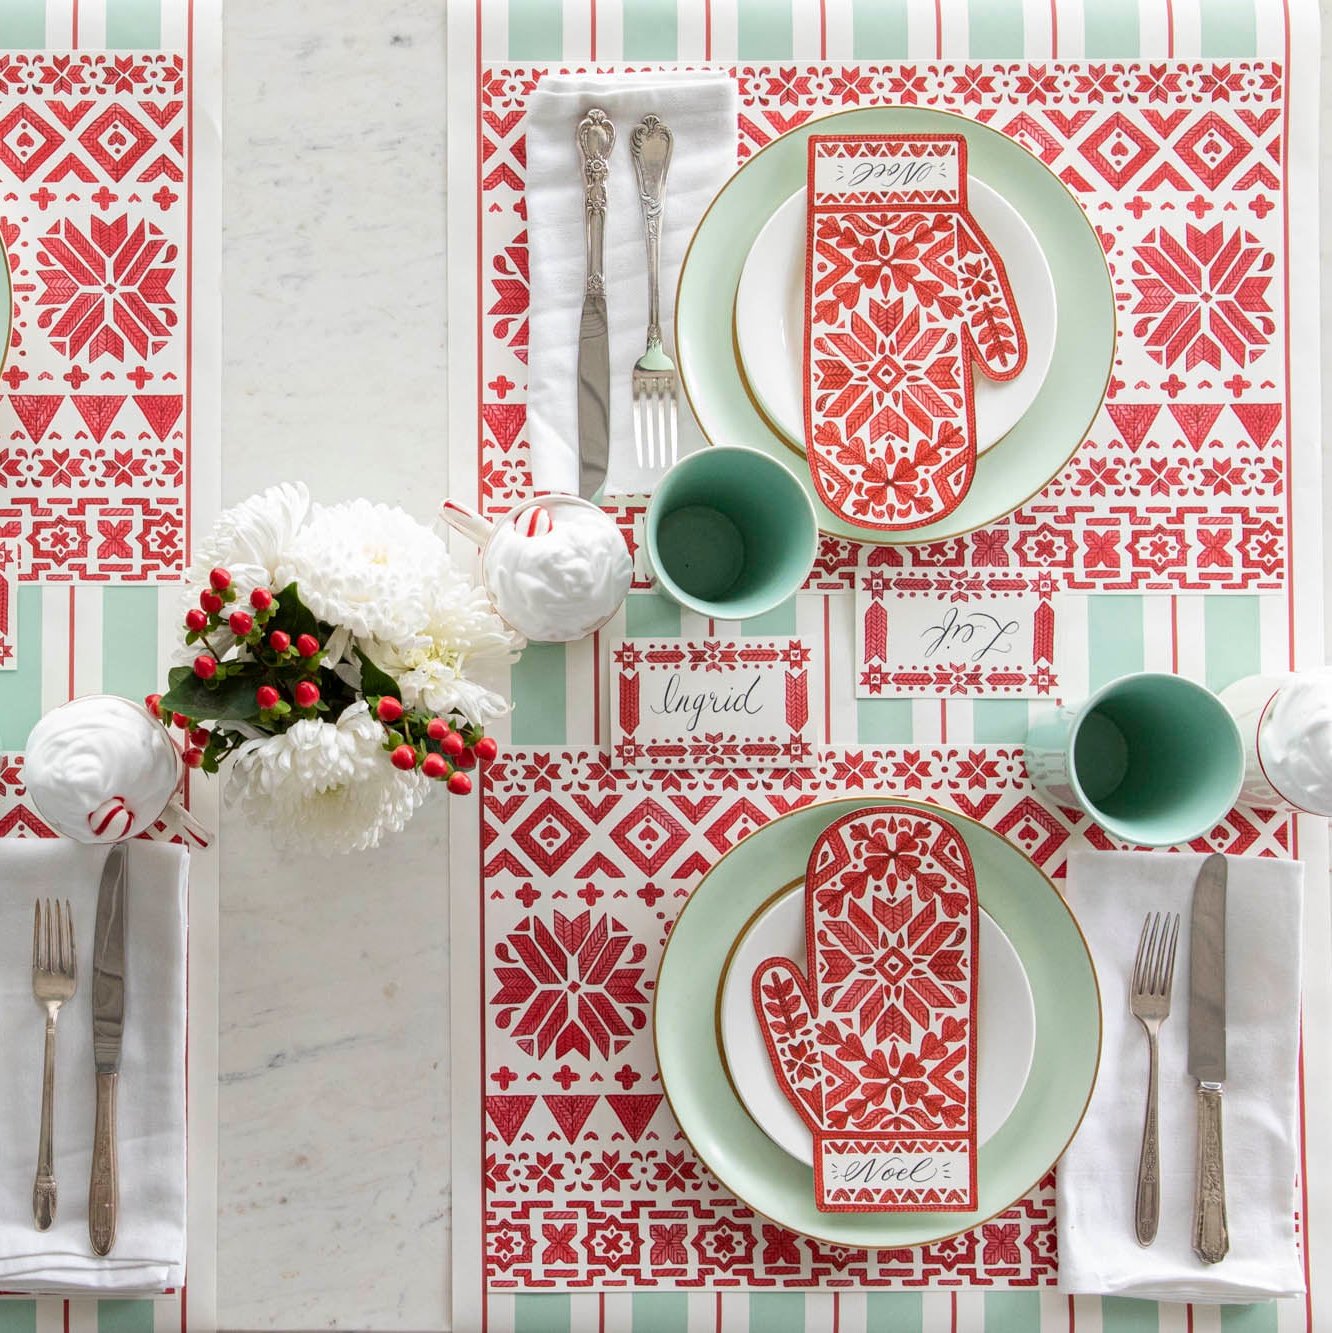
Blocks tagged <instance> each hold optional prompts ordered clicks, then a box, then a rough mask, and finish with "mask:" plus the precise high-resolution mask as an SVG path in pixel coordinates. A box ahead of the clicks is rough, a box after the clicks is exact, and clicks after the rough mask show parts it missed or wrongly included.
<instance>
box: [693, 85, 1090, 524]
mask: <svg viewBox="0 0 1332 1333" xmlns="http://www.w3.org/2000/svg"><path fill="white" fill-rule="evenodd" d="M814 133H819V134H910V133H922V134H924V133H934V134H938V133H945V134H963V135H965V136H966V140H967V171H968V174H970V175H972V176H975V177H976V178H977V179H978V180H982V181H984V182H985V183H986V184H987V185H989V186H991V187H992V188H993V189H994V190H996V191H997V192H998V193H999V194H1001V195H1002V196H1003V197H1004V198H1005V199H1007V200H1008V202H1009V203H1010V204H1011V205H1012V206H1013V207H1014V208H1015V209H1016V210H1017V211H1018V212H1019V213H1020V214H1021V215H1022V218H1023V220H1024V221H1025V222H1026V224H1027V225H1028V226H1029V227H1030V228H1031V230H1032V232H1033V233H1034V234H1035V236H1036V239H1037V241H1038V242H1039V243H1040V246H1041V249H1042V250H1043V251H1044V253H1045V259H1046V262H1047V263H1048V264H1049V266H1050V275H1051V277H1052V278H1053V279H1054V288H1055V306H1056V323H1057V328H1058V332H1057V335H1056V337H1055V346H1054V355H1053V358H1052V360H1051V362H1050V369H1049V371H1048V373H1047V374H1046V376H1045V381H1044V383H1043V384H1042V385H1041V388H1040V392H1039V393H1038V394H1037V395H1036V399H1035V401H1034V402H1033V403H1032V405H1031V406H1030V407H1029V408H1028V409H1027V411H1026V413H1025V414H1024V415H1023V417H1022V419H1021V420H1020V421H1019V422H1018V423H1017V425H1016V426H1014V427H1013V429H1012V430H1011V431H1009V432H1008V434H1007V435H1005V436H1004V438H1003V439H1002V440H1000V441H999V442H998V443H997V444H995V445H994V447H993V448H991V449H988V450H986V452H985V453H983V454H982V455H981V456H980V458H979V459H978V460H977V463H976V475H975V478H974V480H973V481H972V483H971V488H970V490H968V492H967V494H966V497H965V498H964V499H963V501H962V503H961V504H960V505H958V507H957V508H956V509H954V510H953V511H952V513H950V514H948V515H946V516H945V517H943V518H941V519H938V520H936V521H935V522H934V523H929V524H926V525H925V526H923V527H919V528H912V529H911V530H910V531H909V532H880V531H877V530H875V529H871V528H860V527H857V526H856V525H855V524H854V523H849V522H847V520H846V519H844V518H842V517H840V516H839V515H837V514H835V513H834V512H833V511H832V510H831V509H829V508H828V507H827V506H826V505H825V504H823V502H822V501H821V500H820V499H819V497H818V494H817V493H816V491H815V489H814V482H813V479H812V478H811V476H810V473H809V464H808V463H807V462H806V460H805V458H804V455H803V452H802V453H800V454H797V453H795V452H793V450H792V448H791V446H790V445H789V444H787V443H786V441H785V440H784V439H783V438H782V436H781V434H780V433H779V432H778V430H777V429H776V427H775V426H773V425H771V424H770V423H769V422H768V420H767V419H766V418H765V417H764V416H763V414H762V413H761V412H760V411H759V409H758V407H757V405H756V404H755V402H754V400H753V398H752V397H751V396H750V393H749V388H748V385H747V384H746V382H745V378H744V372H743V370H742V369H741V366H740V358H739V354H738V352H737V351H736V348H735V339H734V331H733V324H732V320H733V312H734V308H735V296H736V290H737V288H738V287H739V284H740V274H741V271H742V270H743V268H744V264H745V260H746V258H747V257H748V255H749V248H750V246H751V245H753V243H754V240H755V238H756V237H757V236H758V234H759V232H760V231H761V230H762V229H763V226H764V224H765V223H766V222H767V221H768V219H769V218H770V217H771V216H772V214H773V212H774V211H775V210H776V209H777V208H778V207H779V206H780V205H781V204H782V203H784V202H785V201H786V200H787V199H788V198H789V197H790V195H791V194H792V192H793V191H795V190H798V189H800V188H801V187H802V186H803V185H804V184H805V180H806V161H805V155H806V149H805V141H806V140H807V139H808V138H809V136H810V135H811V134H814ZM675 340H676V351H677V360H678V363H679V369H680V379H681V382H682V383H683V385H684V390H685V394H686V396H687V397H688V399H689V404H690V406H691V407H692V408H693V412H694V416H695V418H696V419H697V420H698V423H699V426H700V427H701V428H702V430H703V433H704V435H705V436H706V437H707V438H708V440H709V441H710V442H711V443H712V444H747V445H750V446H752V447H753V448H755V449H762V450H763V451H764V452H765V453H770V454H772V455H773V457H774V458H780V459H781V460H782V461H783V462H785V463H786V464H787V465H788V466H789V467H791V468H792V470H793V471H796V472H797V473H798V474H799V475H800V477H801V479H802V480H803V482H804V484H805V487H806V489H807V490H808V491H809V494H810V496H811V497H812V498H813V500H814V504H815V508H816V510H817V512H818V517H819V527H820V529H821V530H822V531H824V532H827V533H832V534H833V535H835V536H838V537H848V538H851V539H853V540H856V541H862V542H869V543H872V544H875V545H903V544H912V545H914V544H916V543H921V542H932V541H941V540H943V539H944V538H947V537H955V536H957V535H958V534H959V533H963V532H970V531H971V530H972V529H973V528H979V527H983V526H984V525H985V524H986V523H993V522H994V521H995V520H996V519H999V518H1002V517H1003V516H1004V515H1005V514H1010V513H1012V512H1013V510H1014V509H1017V508H1018V507H1019V506H1020V505H1022V504H1025V503H1026V501H1028V500H1030V499H1031V498H1032V497H1033V496H1035V495H1036V494H1038V493H1039V492H1040V491H1042V490H1044V488H1045V487H1046V486H1047V485H1049V483H1050V482H1051V481H1052V480H1053V479H1054V477H1055V476H1056V475H1057V474H1058V473H1059V471H1060V470H1061V469H1062V468H1063V467H1064V465H1065V464H1066V463H1067V462H1068V461H1069V459H1070V458H1072V456H1073V454H1074V452H1075V451H1076V449H1077V447H1078V445H1079V444H1081V443H1082V441H1083V439H1084V437H1085V436H1086V434H1087V431H1088V430H1089V429H1090V427H1091V423H1092V420H1093V418H1094V417H1095V416H1096V413H1097V410H1098V409H1099V408H1100V405H1101V400H1102V399H1103V397H1104V396H1105V388H1106V384H1107V383H1108V381H1109V378H1110V371H1111V367H1112V364H1113V361H1114V354H1115V305H1114V293H1113V291H1112V289H1111V285H1110V272H1109V269H1108V268H1107V267H1106V262H1105V252H1104V251H1103V250H1102V248H1101V243H1100V241H1099V240H1098V239H1097V237H1096V233H1095V231H1094V230H1093V228H1092V225H1091V223H1090V222H1089V221H1088V219H1087V215H1086V214H1085V213H1084V212H1083V211H1082V208H1081V206H1080V205H1079V204H1078V202H1077V200H1075V199H1074V198H1073V196H1072V195H1071V194H1070V193H1069V191H1068V190H1067V188H1066V187H1065V186H1064V184H1063V182H1062V181H1060V180H1059V178H1058V177H1057V176H1055V175H1054V173H1053V172H1051V171H1050V170H1049V169H1048V168H1047V167H1046V166H1045V165H1044V163H1042V162H1041V161H1040V160H1039V159H1038V158H1036V157H1033V156H1032V155H1031V154H1030V153H1029V152H1027V150H1026V149H1025V148H1023V147H1022V146H1021V145H1020V144H1018V143H1017V142H1016V141H1015V140H1013V139H1010V138H1009V137H1008V136H1007V135H1005V134H1001V133H999V131H998V130H993V129H990V128H989V127H988V126H986V125H981V124H979V123H977V122H976V121H973V120H968V119H967V118H966V117H965V116H956V115H952V114H950V113H948V112H945V111H929V110H925V109H923V108H920V107H896V106H894V107H867V108H866V109H864V110H861V111H841V112H837V113H835V114H834V115H831V116H822V117H820V118H818V119H817V120H812V121H809V122H808V123H806V124H804V125H801V126H800V127H799V128H798V129H794V130H791V131H789V132H788V133H787V134H784V135H782V137H781V138H780V139H777V140H774V142H772V143H770V144H769V145H768V146H767V147H765V148H762V149H760V150H759V151H758V152H757V153H755V154H754V156H753V157H751V158H750V159H749V160H748V161H747V162H745V163H744V164H743V165H742V166H741V167H740V169H739V170H738V171H737V172H736V173H735V175H734V176H732V177H731V179H730V180H729V181H728V182H727V184H726V185H725V186H724V187H723V188H722V190H721V191H720V193H719V194H718V195H717V197H716V198H715V199H714V200H713V201H712V203H711V205H710V206H709V208H708V211H707V212H706V213H705V214H704V215H703V218H702V221H700V222H699V224H698V227H697V229H696V230H695V232H694V236H693V239H692V240H691V241H690V243H689V249H688V251H687V252H686V254H685V259H684V265H683V267H682V268H681V270H680V281H679V285H678V286H677V289H676V298H675Z"/></svg>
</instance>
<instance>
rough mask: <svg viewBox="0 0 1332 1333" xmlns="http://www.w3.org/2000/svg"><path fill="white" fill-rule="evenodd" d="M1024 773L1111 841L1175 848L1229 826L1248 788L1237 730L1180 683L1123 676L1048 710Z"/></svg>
mask: <svg viewBox="0 0 1332 1333" xmlns="http://www.w3.org/2000/svg"><path fill="white" fill-rule="evenodd" d="M1026 753H1027V769H1028V771H1029V772H1030V774H1031V777H1032V780H1033V781H1034V782H1036V783H1037V785H1038V786H1040V787H1042V788H1044V789H1045V791H1046V792H1047V793H1048V794H1049V795H1050V796H1052V797H1053V798H1054V799H1055V800H1056V801H1057V802H1059V804H1061V805H1069V806H1080V807H1081V808H1082V809H1083V810H1085V811H1086V812H1087V814H1088V815H1090V816H1091V817H1092V819H1094V820H1095V821H1096V822H1097V823H1098V824H1099V825H1100V826H1101V827H1102V828H1103V829H1104V830H1105V831H1106V832H1107V833H1109V834H1110V835H1111V836H1112V837H1115V838H1119V839H1121V840H1122V841H1124V842H1128V843H1132V844H1133V845H1135V846H1142V847H1172V846H1174V845H1176V844H1177V843H1183V842H1189V841H1190V840H1192V839H1193V838H1197V837H1201V836H1202V835H1203V834H1205V833H1207V832H1209V831H1210V830H1211V829H1212V828H1214V827H1215V826H1216V825H1217V824H1219V823H1220V822H1221V820H1222V819H1224V818H1225V816H1226V814H1227V813H1228V812H1229V811H1230V809H1231V807H1232V806H1233V805H1234V804H1235V800H1236V798H1237V797H1238V796H1239V792H1240V786H1241V784H1242V783H1243V781H1244V745H1243V742H1242V741H1241V739H1240V732H1239V728H1238V727H1237V726H1236V725H1235V720H1234V719H1233V718H1232V717H1231V716H1230V713H1229V712H1228V711H1227V709H1226V707H1225V705H1224V704H1223V703H1222V702H1221V701H1220V699H1218V698H1217V697H1216V695H1215V694H1213V693H1212V692H1211V690H1208V689H1206V688H1204V687H1203V686H1202V685H1198V684H1196V683H1195V682H1194V681H1191V680H1188V679H1187V678H1186V677H1184V676H1171V675H1166V674H1163V673H1159V672H1151V671H1143V672H1138V673H1136V674H1134V675H1130V676H1120V677H1119V679H1118V680H1112V681H1111V682H1110V683H1109V684H1108V685H1106V686H1104V687H1103V688H1101V689H1099V690H1097V692H1096V693H1095V694H1093V695H1092V696H1091V698H1090V699H1088V700H1087V701H1086V702H1085V703H1083V704H1081V705H1080V706H1078V707H1076V708H1071V707H1067V706H1062V705H1061V706H1058V707H1051V708H1048V709H1046V710H1044V711H1043V712H1042V713H1041V714H1039V715H1038V716H1037V717H1036V718H1035V720H1034V721H1033V722H1032V724H1031V727H1030V729H1029V731H1028V733H1027V752H1026Z"/></svg>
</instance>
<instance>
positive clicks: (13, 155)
mask: <svg viewBox="0 0 1332 1333" xmlns="http://www.w3.org/2000/svg"><path fill="white" fill-rule="evenodd" d="M59 146H60V132H59V131H58V130H57V129H56V128H55V127H54V126H52V125H48V124H47V123H46V122H45V121H44V120H43V119H42V118H41V117H40V116H39V115H38V114H37V113H36V112H35V111H33V110H32V109H31V108H30V107H28V106H25V105H23V104H22V103H20V104H19V105H18V106H16V107H15V108H14V109H13V111H11V112H10V113H9V115H7V116H6V117H5V118H4V120H0V163H3V164H4V165H5V166H6V167H7V168H8V169H9V170H10V171H12V172H13V173H14V175H16V176H17V177H18V178H19V180H22V181H25V180H27V179H28V177H29V176H31V175H32V173H33V172H34V171H36V170H37V168H38V167H40V166H41V165H42V163H43V162H45V161H46V159H47V158H48V157H50V156H51V154H52V153H54V152H55V150H56V149H57V148H58V147H59Z"/></svg>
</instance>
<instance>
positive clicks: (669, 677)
mask: <svg viewBox="0 0 1332 1333" xmlns="http://www.w3.org/2000/svg"><path fill="white" fill-rule="evenodd" d="M810 659H811V653H810V649H809V648H808V646H807V645H806V644H805V642H804V641H803V640H801V639H703V640H690V639H622V640H619V641H617V642H614V643H612V644H611V659H610V660H611V673H612V674H611V725H612V747H613V757H612V761H613V763H614V764H615V766H616V767H619V768H791V767H794V766H796V765H799V764H803V763H806V762H808V760H809V759H810V758H811V756H812V755H813V750H814V746H813V739H814V737H813V731H812V726H811V722H810V698H809V695H810V679H809V677H810V672H809V668H810Z"/></svg>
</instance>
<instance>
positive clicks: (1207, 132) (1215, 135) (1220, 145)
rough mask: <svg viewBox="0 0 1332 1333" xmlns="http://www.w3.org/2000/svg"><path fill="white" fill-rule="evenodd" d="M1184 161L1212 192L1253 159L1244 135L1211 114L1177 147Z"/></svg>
mask: <svg viewBox="0 0 1332 1333" xmlns="http://www.w3.org/2000/svg"><path fill="white" fill-rule="evenodd" d="M1175 147H1176V148H1177V150H1178V151H1179V156H1180V160H1181V161H1182V162H1183V163H1184V164H1185V165H1186V166H1188V167H1191V168H1192V169H1193V170H1194V171H1195V172H1196V173H1197V176H1198V179H1199V180H1200V181H1202V183H1203V184H1204V185H1206V186H1207V187H1208V188H1209V189H1212V190H1215V189H1216V188H1217V187H1218V186H1219V185H1220V184H1221V182H1222V181H1224V180H1225V179H1226V177H1227V176H1229V175H1230V173H1231V172H1232V171H1234V170H1235V168H1236V167H1237V166H1239V164H1240V163H1241V162H1243V161H1244V159H1245V158H1246V157H1247V156H1248V155H1249V144H1248V143H1247V142H1246V141H1245V140H1244V139H1242V138H1241V137H1240V132H1239V131H1238V130H1237V129H1236V128H1235V127H1234V126H1233V125H1227V124H1226V122H1225V121H1224V120H1222V119H1221V117H1220V116H1218V115H1217V114H1216V112H1215V111H1209V112H1208V113H1207V114H1206V115H1205V116H1203V118H1202V119H1201V120H1199V121H1198V123H1197V124H1196V125H1194V126H1193V128H1192V129H1191V130H1189V132H1188V133H1187V134H1186V135H1184V136H1183V138H1181V139H1180V141H1179V142H1178V143H1177V144H1176V145H1175Z"/></svg>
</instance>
